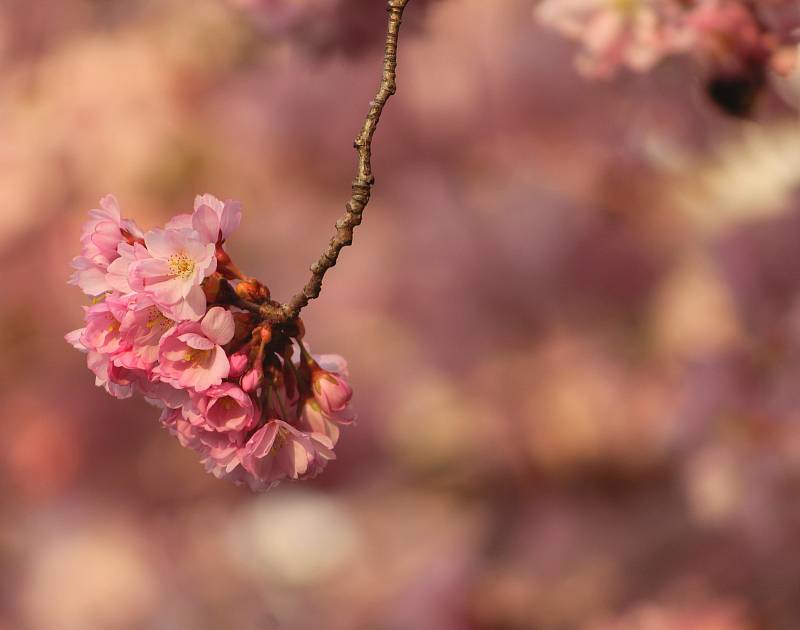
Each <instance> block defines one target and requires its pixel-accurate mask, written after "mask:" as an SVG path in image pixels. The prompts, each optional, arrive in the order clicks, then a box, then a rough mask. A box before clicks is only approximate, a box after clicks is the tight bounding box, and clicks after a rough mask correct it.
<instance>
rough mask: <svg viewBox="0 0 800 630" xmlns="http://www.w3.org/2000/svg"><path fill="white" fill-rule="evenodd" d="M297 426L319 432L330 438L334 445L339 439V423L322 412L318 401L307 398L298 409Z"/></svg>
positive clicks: (310, 431)
mask: <svg viewBox="0 0 800 630" xmlns="http://www.w3.org/2000/svg"><path fill="white" fill-rule="evenodd" d="M297 426H298V428H300V429H302V430H303V431H308V432H309V433H321V434H322V435H325V436H327V437H328V439H330V441H331V443H332V444H333V445H334V446H335V445H336V443H337V442H338V441H339V433H340V431H339V425H338V422H337V420H336V418H334V417H332V416H329V415H327V414H325V413H323V411H322V409H321V408H320V406H319V403H318V402H317V401H316V400H314V399H313V398H308V399H306V400H305V402H304V403H303V406H302V407H301V409H300V418H299V420H298V423H297Z"/></svg>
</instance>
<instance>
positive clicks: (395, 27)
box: [259, 0, 410, 323]
mask: <svg viewBox="0 0 800 630" xmlns="http://www.w3.org/2000/svg"><path fill="white" fill-rule="evenodd" d="M409 1H410V0H389V7H388V11H389V28H388V31H387V34H386V48H385V52H384V58H383V76H382V77H381V84H380V88H379V89H378V93H377V95H376V96H375V99H374V100H373V101H372V102H371V103H370V108H369V113H368V114H367V117H366V119H365V120H364V126H363V127H362V129H361V133H360V134H359V135H358V137H357V138H356V140H355V143H354V146H355V149H356V151H358V172H357V173H356V178H355V180H353V193H352V196H351V197H350V201H348V202H347V205H346V212H345V214H344V216H342V218H341V219H339V220H338V221H337V222H336V234H335V235H334V236H333V238H332V239H331V240H330V243H328V247H327V248H326V249H325V251H324V252H322V255H321V256H320V257H319V260H317V262H315V263H314V264H313V265H311V268H310V269H311V278H309V280H308V282H306V284H305V286H304V287H303V289H302V290H301V291H300V292H299V293H296V294H295V295H294V296H293V297H292V299H291V300H289V302H288V303H286V304H280V305H278V306H276V305H274V304H264V305H262V306H261V307H260V311H259V312H260V314H261V316H262V317H264V319H266V320H268V321H270V322H273V323H284V322H287V321H291V320H293V319H295V318H296V317H297V316H298V315H299V314H300V311H301V310H302V308H303V307H304V306H306V305H307V304H308V302H309V300H313V299H314V298H316V297H317V296H319V293H320V291H321V290H322V280H323V278H324V277H325V272H326V271H328V269H330V268H331V267H333V266H334V265H335V264H336V260H337V259H338V257H339V252H340V251H341V250H342V248H343V247H345V246H347V245H350V244H351V243H352V242H353V230H354V229H355V227H356V226H357V225H359V224H360V223H361V215H362V213H363V212H364V208H366V206H367V204H368V203H369V199H370V194H371V191H372V186H373V184H374V183H375V178H374V177H373V176H372V164H371V157H372V137H373V136H374V135H375V129H376V128H377V126H378V122H379V121H380V118H381V114H382V113H383V108H384V106H385V105H386V101H388V100H389V97H391V96H392V94H394V93H395V90H396V82H395V75H396V70H397V37H398V34H399V32H400V22H401V20H402V17H403V10H404V9H405V8H406V5H407V4H408V2H409Z"/></svg>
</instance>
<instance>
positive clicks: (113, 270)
mask: <svg viewBox="0 0 800 630" xmlns="http://www.w3.org/2000/svg"><path fill="white" fill-rule="evenodd" d="M117 252H118V253H119V257H118V258H116V259H115V260H114V261H112V262H111V264H110V265H109V266H108V270H107V271H106V274H105V281H106V284H107V285H108V286H109V287H110V288H112V289H114V290H115V291H119V292H120V293H123V294H125V293H132V292H133V289H132V288H131V285H130V283H129V282H128V275H129V271H130V267H131V264H133V263H134V262H136V261H137V260H145V259H147V258H150V254H149V253H148V251H147V248H146V247H145V246H144V245H142V244H141V243H133V244H131V243H120V244H119V246H118V247H117Z"/></svg>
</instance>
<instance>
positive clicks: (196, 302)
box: [128, 228, 217, 321]
mask: <svg viewBox="0 0 800 630" xmlns="http://www.w3.org/2000/svg"><path fill="white" fill-rule="evenodd" d="M144 241H145V245H146V246H147V251H148V253H149V254H150V256H151V257H150V258H145V259H144V260H136V261H134V262H132V263H131V264H130V267H129V273H128V281H129V283H130V286H131V288H132V289H133V290H134V291H138V292H140V293H145V294H147V295H149V296H150V297H151V298H152V299H153V301H154V302H155V303H156V304H157V305H158V307H159V308H161V309H162V311H163V312H164V314H165V315H167V316H168V317H169V318H170V319H174V320H176V321H183V320H192V321H196V320H198V319H200V318H201V317H202V316H203V313H204V312H205V310H206V296H205V294H204V293H203V289H202V287H201V283H202V282H203V280H204V279H205V278H206V277H208V276H209V275H211V274H212V273H213V272H214V270H215V269H216V266H217V259H216V257H215V256H214V245H212V244H210V243H206V242H204V241H203V240H202V239H201V237H200V235H199V234H198V233H197V232H196V231H194V230H191V229H186V228H183V229H170V230H158V229H156V230H151V231H150V232H148V233H147V234H145V237H144Z"/></svg>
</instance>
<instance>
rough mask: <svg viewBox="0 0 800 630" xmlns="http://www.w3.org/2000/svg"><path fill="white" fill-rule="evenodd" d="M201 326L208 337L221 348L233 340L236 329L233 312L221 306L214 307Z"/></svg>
mask: <svg viewBox="0 0 800 630" xmlns="http://www.w3.org/2000/svg"><path fill="white" fill-rule="evenodd" d="M200 326H201V327H202V329H203V333H204V334H205V335H206V337H208V338H209V339H211V340H212V341H214V342H215V343H217V344H219V345H221V346H224V345H225V344H226V343H228V342H229V341H230V340H231V339H233V333H234V330H235V328H236V326H235V323H234V321H233V315H232V314H231V312H230V311H229V310H227V309H224V308H222V307H221V306H214V307H213V308H211V309H209V311H208V313H206V315H205V317H203V321H202V322H201V323H200Z"/></svg>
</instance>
